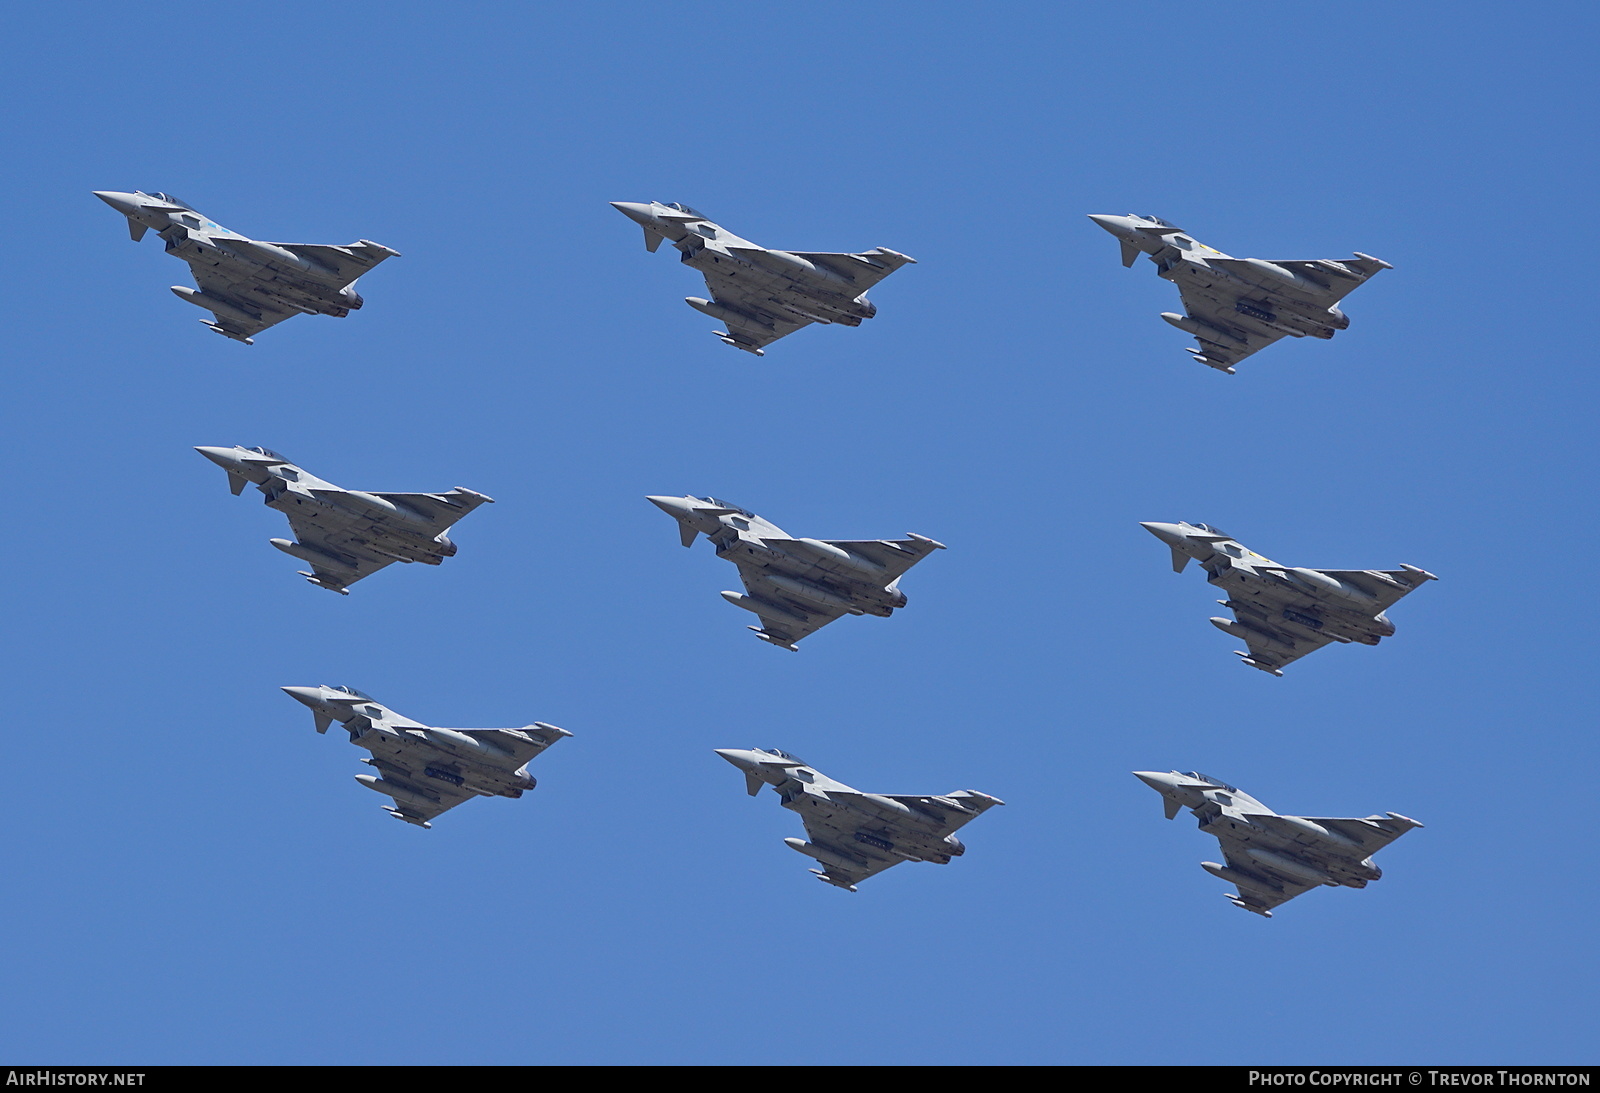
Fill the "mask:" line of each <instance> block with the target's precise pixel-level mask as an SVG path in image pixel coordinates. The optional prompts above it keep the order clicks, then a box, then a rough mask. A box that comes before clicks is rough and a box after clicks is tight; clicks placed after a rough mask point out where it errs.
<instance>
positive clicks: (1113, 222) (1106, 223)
mask: <svg viewBox="0 0 1600 1093" xmlns="http://www.w3.org/2000/svg"><path fill="white" fill-rule="evenodd" d="M1089 219H1090V220H1093V221H1094V222H1095V223H1096V224H1099V225H1100V226H1101V227H1102V228H1104V229H1105V230H1106V231H1108V232H1110V233H1111V234H1112V235H1114V236H1116V237H1117V238H1119V239H1124V238H1126V237H1128V236H1130V235H1132V234H1133V226H1132V225H1131V224H1129V223H1128V218H1127V217H1125V216H1113V215H1111V214H1110V213H1090V214H1089Z"/></svg>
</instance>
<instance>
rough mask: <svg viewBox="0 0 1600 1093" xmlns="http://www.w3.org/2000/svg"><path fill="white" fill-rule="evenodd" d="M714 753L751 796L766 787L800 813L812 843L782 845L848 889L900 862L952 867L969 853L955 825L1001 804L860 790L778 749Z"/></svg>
mask: <svg viewBox="0 0 1600 1093" xmlns="http://www.w3.org/2000/svg"><path fill="white" fill-rule="evenodd" d="M717 754H718V755H720V756H722V757H723V758H724V759H726V760H727V761H728V762H730V763H732V764H733V765H734V766H736V767H738V768H739V769H740V770H742V771H744V784H745V788H746V789H747V790H748V791H749V793H750V796H752V797H754V796H755V795H756V794H758V793H760V792H761V787H762V786H763V785H769V786H771V787H772V788H773V790H774V792H776V793H777V794H778V797H779V798H780V799H781V800H782V801H783V807H784V808H787V809H790V810H791V811H793V812H798V813H799V814H800V820H801V822H802V823H803V824H805V828H806V835H807V836H808V837H809V839H810V841H809V842H807V841H806V840H805V839H784V840H783V842H784V845H785V846H787V847H788V848H789V849H791V850H798V851H799V852H800V853H802V854H804V855H806V856H807V857H810V858H815V859H816V860H817V861H818V862H819V863H821V865H822V868H821V869H813V870H812V872H813V873H815V874H816V875H817V878H818V879H819V880H824V881H827V882H828V883H829V884H831V885H833V886H834V887H836V888H844V889H846V890H848V891H851V892H854V891H855V890H856V885H858V884H860V883H861V882H862V881H864V880H866V879H867V878H868V877H870V876H873V875H874V874H877V873H881V872H883V871H884V870H885V869H887V868H889V867H890V866H891V865H899V864H900V863H901V862H903V861H931V862H934V863H935V864H937V865H949V864H950V859H951V858H954V857H960V856H961V855H962V854H965V853H966V852H967V848H966V847H965V846H963V845H962V843H961V840H960V839H958V838H956V837H955V834H954V832H955V830H956V829H957V828H958V827H960V826H962V825H963V824H965V823H966V822H967V821H968V820H971V819H972V818H973V817H975V816H977V815H979V814H980V813H982V812H983V811H984V810H985V809H988V808H992V807H993V806H995V805H1003V804H1005V802H1004V801H1002V800H1000V799H999V798H998V797H990V796H989V795H988V794H986V793H977V792H974V791H973V790H970V789H962V790H957V791H956V792H954V793H946V794H943V795H941V796H931V795H917V794H913V795H911V796H895V795H893V794H880V793H862V792H861V791H860V790H858V789H851V788H850V787H849V786H847V785H845V784H844V783H843V782H835V781H834V780H833V779H832V778H829V777H828V776H827V775H824V774H820V773H818V772H817V771H816V770H815V769H813V768H811V767H809V766H807V765H806V764H805V763H804V762H803V761H802V760H800V759H796V758H795V757H794V756H792V755H790V754H789V753H788V752H783V751H777V750H775V749H774V750H770V751H768V750H763V749H761V748H752V749H749V750H742V749H739V748H718V749H717Z"/></svg>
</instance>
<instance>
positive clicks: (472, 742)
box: [283, 684, 572, 827]
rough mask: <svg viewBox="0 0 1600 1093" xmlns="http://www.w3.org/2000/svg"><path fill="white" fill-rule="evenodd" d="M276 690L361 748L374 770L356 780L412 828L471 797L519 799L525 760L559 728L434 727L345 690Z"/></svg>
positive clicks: (528, 783)
mask: <svg viewBox="0 0 1600 1093" xmlns="http://www.w3.org/2000/svg"><path fill="white" fill-rule="evenodd" d="M283 690H284V693H285V694H288V695H289V696H290V697H291V698H293V699H295V700H296V701H298V702H300V703H302V704H304V705H306V706H309V707H310V708H311V716H312V717H313V718H315V719H316V725H317V731H318V732H322V733H325V732H327V731H328V726H329V725H331V724H333V723H334V722H335V721H337V722H339V723H340V724H342V725H343V726H344V727H345V729H347V730H348V731H349V733H350V743H352V744H354V745H356V746H357V747H361V748H366V749H367V750H368V751H370V752H371V753H372V758H370V759H363V760H361V761H362V762H363V763H366V764H368V765H369V766H372V767H376V768H377V771H378V773H377V774H375V775H374V774H358V775H356V781H358V782H360V783H361V784H362V785H364V786H366V787H367V788H368V789H371V790H376V791H377V792H379V793H382V794H384V795H385V796H388V797H391V798H393V799H394V804H393V805H385V806H384V811H386V812H388V813H389V815H391V816H393V817H394V818H395V819H397V820H404V821H405V822H406V823H408V824H415V825H416V826H418V827H432V826H433V825H432V824H431V823H429V821H430V820H432V819H433V818H434V817H435V816H437V815H439V813H441V812H446V811H448V810H450V809H452V808H455V807H456V806H457V805H459V804H460V803H461V802H463V801H470V800H472V799H473V798H474V797H521V796H522V794H523V793H524V792H526V791H527V790H530V789H532V788H533V787H534V786H535V785H536V784H537V783H536V782H535V781H534V779H533V777H532V776H531V775H530V774H529V773H528V761H529V760H530V759H532V758H533V757H534V756H536V755H538V754H539V753H541V752H543V751H544V749H546V748H548V747H549V746H550V745H551V744H554V743H555V742H556V741H557V740H560V739H561V738H562V737H563V736H571V735H572V734H571V733H570V732H568V731H567V730H566V729H559V728H557V727H556V726H554V725H546V724H545V723H544V722H542V721H535V722H534V723H533V724H531V725H526V726H524V727H522V728H520V729H436V728H432V727H430V726H428V725H424V724H422V723H421V722H420V721H413V720H411V719H410V718H409V717H402V716H401V715H400V714H397V713H395V712H394V711H393V710H391V709H389V707H387V706H385V705H383V703H381V702H377V701H374V700H373V698H372V696H371V695H368V694H363V693H362V692H361V691H358V690H356V689H355V688H353V687H329V686H327V685H326V684H324V685H323V686H321V687H285V688H283Z"/></svg>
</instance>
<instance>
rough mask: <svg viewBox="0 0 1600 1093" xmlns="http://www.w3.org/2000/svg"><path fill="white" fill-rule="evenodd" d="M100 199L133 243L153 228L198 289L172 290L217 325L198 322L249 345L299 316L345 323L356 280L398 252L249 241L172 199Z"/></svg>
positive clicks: (137, 195) (104, 194)
mask: <svg viewBox="0 0 1600 1093" xmlns="http://www.w3.org/2000/svg"><path fill="white" fill-rule="evenodd" d="M94 196H96V197H98V198H99V199H100V200H101V201H104V202H105V203H106V204H107V205H110V206H111V207H112V208H113V209H115V210H117V212H119V213H121V214H122V215H123V216H126V217H127V218H128V232H129V234H130V235H132V236H133V241H134V242H135V243H137V242H138V241H139V240H141V239H143V238H144V233H145V232H146V231H147V230H149V229H150V228H154V229H155V230H156V234H158V235H160V236H161V238H162V239H164V240H165V241H166V244H167V253H168V254H171V255H175V256H176V257H178V258H182V259H183V260H184V261H185V262H188V263H189V269H190V271H191V272H192V273H193V274H194V283H195V284H197V285H199V286H200V287H199V288H198V289H193V288H184V287H183V286H182V285H173V286H172V291H173V292H174V293H175V294H176V295H177V297H178V299H180V300H187V301H188V302H189V303H191V304H195V305H196V306H198V307H203V308H205V309H206V310H207V311H209V312H211V314H212V315H214V316H215V318H214V319H209V320H208V319H202V320H200V321H201V322H203V323H205V325H206V326H208V327H210V328H211V329H212V330H215V331H216V332H217V333H218V334H221V335H222V336H223V337H225V338H232V339H233V340H234V341H236V342H243V343H244V344H245V345H254V344H255V342H254V339H252V337H251V335H253V334H258V333H260V332H261V331H263V330H265V329H266V328H267V327H269V326H274V325H276V324H278V323H281V322H283V320H285V319H288V318H292V317H293V316H295V315H332V316H334V317H335V318H339V319H342V318H344V317H345V316H346V315H348V314H350V312H352V311H354V310H356V309H357V308H359V307H360V306H361V305H362V303H363V301H362V299H361V294H360V293H359V292H357V291H356V278H358V277H360V276H361V275H362V274H363V273H365V272H367V271H368V270H369V269H371V268H372V267H373V266H375V265H377V264H378V263H379V262H381V261H383V260H384V259H385V258H395V257H398V255H399V253H400V252H399V251H393V250H390V249H389V248H388V247H385V246H383V245H382V244H379V243H373V242H371V241H369V240H366V239H363V240H361V241H360V242H359V243H351V244H349V245H348V246H343V247H332V246H322V245H320V244H315V243H262V242H258V241H257V240H254V239H246V238H245V237H244V236H242V235H240V234H239V233H238V232H235V231H229V230H228V229H227V228H224V227H223V226H222V225H220V224H217V223H214V222H213V221H211V220H208V219H207V218H206V217H204V216H202V215H201V214H200V213H197V212H195V210H194V207H193V206H192V205H190V204H189V203H188V202H186V201H179V200H178V199H177V198H175V197H173V196H172V195H171V194H162V193H155V194H147V193H142V192H138V191H136V192H134V193H131V194H125V193H118V192H116V191H115V190H96V191H94Z"/></svg>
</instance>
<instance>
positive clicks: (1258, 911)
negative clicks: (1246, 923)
mask: <svg viewBox="0 0 1600 1093" xmlns="http://www.w3.org/2000/svg"><path fill="white" fill-rule="evenodd" d="M1228 902H1229V903H1231V904H1233V905H1234V906H1235V907H1237V908H1239V909H1240V910H1242V911H1249V912H1250V913H1251V914H1254V915H1260V916H1261V917H1262V918H1271V917H1272V912H1271V911H1268V910H1266V909H1265V908H1263V907H1252V906H1250V905H1249V904H1248V903H1246V902H1245V901H1244V900H1242V899H1240V898H1239V897H1238V896H1235V895H1233V894H1232V893H1228Z"/></svg>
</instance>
